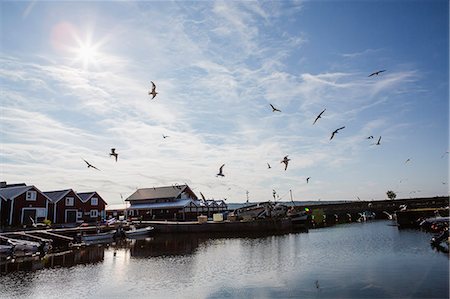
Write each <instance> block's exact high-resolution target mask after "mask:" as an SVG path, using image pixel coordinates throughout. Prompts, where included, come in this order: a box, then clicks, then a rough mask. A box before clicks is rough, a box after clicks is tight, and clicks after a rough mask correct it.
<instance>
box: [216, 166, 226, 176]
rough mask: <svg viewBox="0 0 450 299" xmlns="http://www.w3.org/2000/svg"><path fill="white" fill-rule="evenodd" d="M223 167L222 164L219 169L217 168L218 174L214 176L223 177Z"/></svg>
mask: <svg viewBox="0 0 450 299" xmlns="http://www.w3.org/2000/svg"><path fill="white" fill-rule="evenodd" d="M224 166H225V164H222V166H220V168H219V173H218V174H216V176H225V175H224V174H223V167H224Z"/></svg>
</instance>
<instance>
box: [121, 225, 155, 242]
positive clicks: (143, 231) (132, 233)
mask: <svg viewBox="0 0 450 299" xmlns="http://www.w3.org/2000/svg"><path fill="white" fill-rule="evenodd" d="M154 229H155V228H154V227H153V226H147V227H143V228H132V229H131V230H128V231H124V233H125V237H127V238H128V239H133V238H138V237H145V236H148V235H150V233H151V232H152V231H153V230H154Z"/></svg>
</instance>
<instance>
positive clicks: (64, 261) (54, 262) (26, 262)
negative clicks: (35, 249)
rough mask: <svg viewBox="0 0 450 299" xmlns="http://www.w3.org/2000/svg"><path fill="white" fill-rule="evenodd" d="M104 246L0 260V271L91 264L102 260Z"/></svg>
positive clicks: (4, 272)
mask: <svg viewBox="0 0 450 299" xmlns="http://www.w3.org/2000/svg"><path fill="white" fill-rule="evenodd" d="M104 256H105V247H103V246H92V247H81V248H78V249H74V250H68V251H64V252H58V253H52V254H48V255H45V256H43V257H41V256H39V255H36V256H27V257H20V258H15V259H8V260H6V259H3V260H1V261H0V273H1V274H6V273H10V272H15V271H35V270H39V269H44V268H53V267H72V266H75V265H78V264H92V263H97V262H100V261H103V258H104Z"/></svg>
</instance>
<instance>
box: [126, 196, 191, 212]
mask: <svg viewBox="0 0 450 299" xmlns="http://www.w3.org/2000/svg"><path fill="white" fill-rule="evenodd" d="M191 202H192V203H194V205H195V202H194V201H193V200H192V199H182V200H178V201H172V202H155V203H131V205H130V207H129V208H128V209H133V210H139V209H177V208H178V209H182V208H184V207H186V206H188V205H189V204H190V203H191Z"/></svg>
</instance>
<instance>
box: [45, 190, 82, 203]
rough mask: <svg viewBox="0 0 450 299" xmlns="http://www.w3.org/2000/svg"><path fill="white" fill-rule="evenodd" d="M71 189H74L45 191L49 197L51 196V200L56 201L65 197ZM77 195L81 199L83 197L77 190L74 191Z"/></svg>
mask: <svg viewBox="0 0 450 299" xmlns="http://www.w3.org/2000/svg"><path fill="white" fill-rule="evenodd" d="M70 191H73V190H72V189H65V190H56V191H45V192H44V194H45V195H47V197H48V198H50V201H51V202H53V203H55V202H58V201H60V200H61V198H64V196H66V195H67V194H69V193H70ZM73 193H75V195H76V196H77V197H78V198H79V199H80V200H81V198H80V197H79V196H78V195H77V193H76V192H75V191H73Z"/></svg>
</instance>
